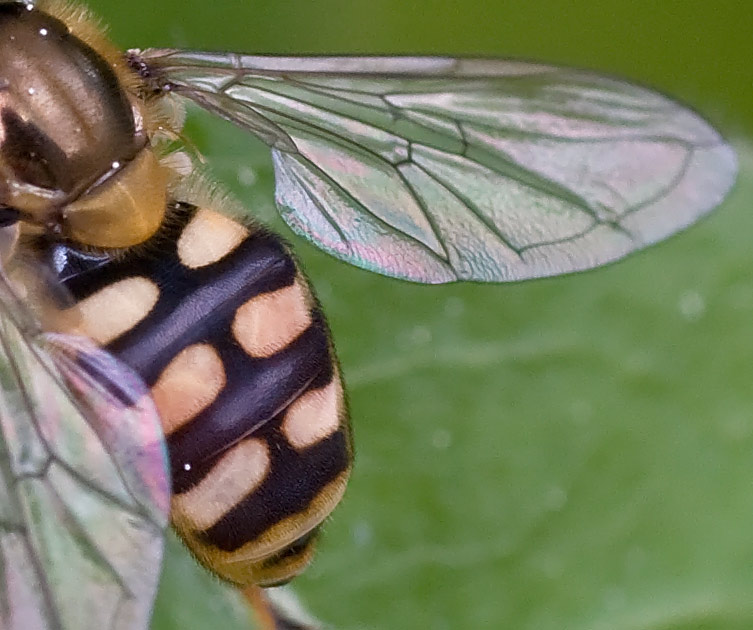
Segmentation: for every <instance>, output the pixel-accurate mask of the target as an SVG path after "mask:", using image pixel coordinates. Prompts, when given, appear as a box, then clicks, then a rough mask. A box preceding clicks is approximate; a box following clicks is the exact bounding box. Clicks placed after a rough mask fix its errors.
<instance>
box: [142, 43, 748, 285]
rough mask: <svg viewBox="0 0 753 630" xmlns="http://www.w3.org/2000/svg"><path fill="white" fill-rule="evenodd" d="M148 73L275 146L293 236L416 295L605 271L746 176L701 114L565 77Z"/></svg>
mask: <svg viewBox="0 0 753 630" xmlns="http://www.w3.org/2000/svg"><path fill="white" fill-rule="evenodd" d="M140 61H143V63H144V65H143V66H142V70H146V72H145V76H146V75H148V76H150V77H152V78H153V79H154V80H155V81H156V83H157V84H158V85H159V86H160V87H161V88H163V89H169V90H172V91H174V92H176V93H178V94H181V95H183V96H185V97H187V98H189V99H191V100H193V101H195V102H196V103H198V104H199V105H201V106H202V107H205V108H206V109H208V110H210V111H213V112H215V113H217V114H219V115H221V116H223V117H224V118H226V119H228V120H231V121H233V122H235V123H237V124H238V125H240V126H241V127H243V128H245V129H247V130H248V131H251V132H252V133H255V134H256V135H258V136H259V137H260V138H261V139H262V140H264V141H265V142H267V144H269V146H270V147H271V148H272V153H273V158H274V166H275V173H276V198H277V203H278V206H279V208H280V211H281V213H282V215H283V217H284V219H285V221H287V223H288V224H289V225H290V227H291V228H293V230H295V231H296V232H298V233H299V234H302V235H304V236H306V237H308V238H309V239H311V240H312V241H313V242H314V243H316V244H317V245H318V246H320V247H321V248H322V249H324V250H326V251H327V252H330V253H332V254H334V255H335V256H337V257H339V258H342V259H344V260H347V261H349V262H351V263H354V264H356V265H359V266H361V267H365V268H367V269H370V270H373V271H378V272H381V273H384V274H387V275H391V276H397V277H401V278H406V279H409V280H414V281H418V282H431V283H436V282H450V281H453V280H481V281H495V282H497V281H508V280H520V279H524V278H531V277H538V276H547V275H555V274H560V273H566V272H570V271H578V270H582V269H587V268H589V267H595V266H598V265H602V264H604V263H607V262H610V261H613V260H615V259H618V258H620V257H622V256H624V255H626V254H628V253H629V252H631V251H633V250H636V249H639V248H641V247H644V246H646V245H648V244H651V243H654V242H656V241H658V240H660V239H663V238H665V237H666V236H668V235H670V234H672V233H673V232H676V231H678V230H680V229H682V228H684V227H686V226H687V225H689V224H690V223H692V222H693V221H695V220H696V219H698V218H699V217H700V216H702V215H703V214H705V213H706V212H708V211H709V210H711V209H712V208H713V207H714V206H716V205H717V204H719V203H720V202H721V200H722V199H723V198H724V196H725V195H726V193H727V192H728V190H729V189H730V187H731V186H732V184H733V182H734V179H735V175H736V171H737V165H736V159H735V155H734V152H733V151H732V149H731V148H730V147H729V146H728V145H727V144H725V142H724V141H723V140H722V139H721V138H720V136H719V135H718V134H717V132H716V131H715V130H714V129H713V128H712V127H711V126H709V125H708V123H706V122H705V121H704V120H703V119H702V118H701V117H699V116H698V115H697V114H695V113H694V112H692V111H691V110H689V109H687V108H685V107H683V106H682V105H679V104H678V103H676V102H674V101H672V100H669V99H668V98H666V97H664V96H662V95H660V94H657V93H656V92H652V91H651V90H648V89H645V88H642V87H639V86H636V85H633V84H630V83H627V82H625V81H620V80H615V79H611V78H607V77H603V76H599V75H597V74H593V73H589V72H584V71H579V70H573V69H569V68H559V67H552V66H545V65H536V64H531V63H523V62H517V61H504V60H479V59H465V60H458V59H448V58H408V57H369V58H357V57H340V58H337V57H321V58H315V57H314V58H293V57H262V56H249V55H245V56H244V55H235V54H206V53H190V52H179V51H170V50H147V51H145V52H144V53H141V56H140Z"/></svg>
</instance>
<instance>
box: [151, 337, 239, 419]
mask: <svg viewBox="0 0 753 630" xmlns="http://www.w3.org/2000/svg"><path fill="white" fill-rule="evenodd" d="M225 382H226V378H225V369H224V366H223V364H222V359H220V357H219V355H218V354H217V351H216V350H215V349H214V348H213V347H212V346H210V345H209V344H205V343H203V344H195V345H193V346H189V347H188V348H185V349H184V350H182V351H181V352H180V353H179V354H178V355H177V356H176V357H175V358H174V359H173V360H172V361H170V363H169V365H168V366H167V367H166V368H165V369H164V370H163V371H162V374H160V376H159V378H158V379H157V382H156V383H155V385H154V387H152V397H153V398H154V402H155V404H156V405H157V410H158V411H159V414H160V417H161V418H162V427H163V429H164V431H165V433H166V434H170V433H172V432H173V431H175V430H176V429H179V428H180V427H182V426H183V425H184V424H186V422H188V421H189V420H192V419H193V418H195V417H196V416H197V415H198V414H199V413H201V412H202V411H203V410H204V409H206V408H207V407H208V406H209V405H210V404H211V403H212V401H214V399H215V398H217V395H218V394H219V393H220V392H221V391H222V388H223V387H225Z"/></svg>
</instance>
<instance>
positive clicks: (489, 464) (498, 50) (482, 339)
mask: <svg viewBox="0 0 753 630" xmlns="http://www.w3.org/2000/svg"><path fill="white" fill-rule="evenodd" d="M673 6H674V8H675V10H668V8H667V6H665V5H664V4H661V3H659V4H657V3H651V2H648V0H640V1H638V2H631V3H620V2H616V1H615V2H610V3H607V4H604V3H602V4H599V5H598V8H599V9H602V10H601V11H598V10H596V6H595V5H594V3H593V2H588V1H587V0H576V1H574V2H573V1H569V2H564V0H563V1H560V2H557V1H556V0H555V1H554V2H551V3H546V4H541V3H524V2H519V3H515V2H512V3H498V2H495V1H494V0H479V1H478V2H474V3H467V2H464V1H463V0H447V1H446V2H442V3H430V2H415V3H407V5H406V3H401V2H397V0H381V1H379V2H372V3H366V4H364V3H340V2H337V1H336V0H321V1H320V2H316V3H311V2H272V1H271V0H260V1H259V2H254V3H227V5H223V7H222V9H218V8H217V7H218V5H217V4H216V3H215V4H213V3H207V2H199V1H198V0H182V1H180V2H179V1H178V0H169V1H165V2H163V3H160V10H159V13H155V12H154V9H153V8H152V5H151V4H149V3H147V2H146V0H133V1H132V2H128V3H119V4H118V3H112V4H111V5H110V6H108V3H105V2H104V1H100V2H98V3H97V4H96V7H95V8H96V10H97V11H98V12H99V13H100V14H101V15H102V16H103V17H104V18H105V19H106V20H108V21H110V22H111V23H112V24H113V33H114V35H115V36H116V39H117V40H118V41H119V43H121V44H123V45H127V46H148V45H166V46H192V47H196V48H200V47H204V48H215V49H228V48H231V49H238V50H242V49H244V50H247V51H250V52H286V51H290V52H296V53H301V52H317V51H318V52H389V51H391V50H392V51H400V52H411V53H416V52H448V53H453V54H460V53H473V54H480V53H484V54H490V55H491V54H496V55H506V56H510V55H512V56H519V57H523V58H540V59H542V60H544V61H547V62H555V63H565V64H571V65H577V66H586V67H589V68H593V69H595V70H598V71H600V72H612V73H615V74H618V75H626V76H627V77H628V78H630V79H632V80H635V81H639V82H645V83H648V84H650V85H651V86H652V87H654V88H658V89H660V90H663V91H666V92H667V93H669V94H670V95H672V96H673V97H676V98H679V99H680V100H681V101H685V102H689V103H690V104H691V105H692V106H694V107H696V108H698V110H699V111H701V112H702V113H703V114H704V115H706V116H708V117H709V118H710V119H711V120H712V122H714V123H715V124H717V125H718V126H719V128H720V130H721V131H722V132H723V133H725V134H726V135H727V136H728V137H730V139H731V140H733V143H734V144H735V147H736V148H737V150H738V152H739V157H740V177H739V180H738V183H737V186H736V190H735V191H734V192H733V195H732V197H731V198H730V200H729V201H728V202H727V203H725V204H724V205H723V206H722V207H721V208H719V209H718V210H717V211H716V212H715V213H714V214H713V215H712V216H711V217H710V218H709V219H708V220H706V221H703V222H702V223H701V224H699V225H696V226H694V227H693V228H691V229H690V230H688V231H687V232H685V233H682V234H680V235H678V236H676V237H674V238H672V239H671V240H670V241H669V242H667V243H665V244H662V245H659V246H657V247H653V248H651V249H649V250H647V251H644V252H642V253H640V254H638V255H636V256H633V257H631V258H629V259H628V260H626V261H625V262H622V263H620V264H617V265H613V266H610V267H607V268H603V269H600V270H597V271H594V272H590V273H587V274H581V275H576V276H569V277H562V278H554V279H551V280H545V281H537V282H528V283H523V284H519V285H507V286H502V285H501V286H478V285H469V286H460V285H453V286H448V287H419V286H415V285H411V284H407V283H402V282H398V281H394V280H389V279H385V278H379V277H376V276H374V275H371V274H368V273H366V272H364V271H359V270H356V269H352V268H349V267H347V266H346V265H345V264H343V263H338V262H336V261H334V260H331V259H329V258H328V257H326V256H325V255H323V254H320V253H318V252H316V251H315V250H314V249H313V248H311V247H310V246H307V245H305V244H303V243H302V242H301V240H300V239H296V238H294V237H292V236H291V234H290V232H289V231H286V228H284V226H282V227H280V231H281V232H282V233H283V234H285V235H286V236H287V237H288V238H290V239H291V241H293V242H294V244H295V246H296V249H297V251H299V253H300V255H301V257H302V259H303V261H304V263H305V265H306V269H307V271H308V273H309V275H310V277H311V278H312V281H313V283H314V285H315V286H316V288H317V290H318V292H319V296H320V298H321V299H322V302H323V304H324V307H325V310H326V312H327V313H328V314H329V317H330V321H331V325H332V329H333V333H334V336H335V340H336V343H337V347H338V350H339V353H340V357H341V359H342V363H343V371H344V374H345V378H346V381H347V382H348V384H349V386H350V399H351V409H352V416H353V423H354V432H355V440H356V449H357V460H356V467H355V471H354V475H353V481H352V483H351V485H350V488H349V490H348V493H347V495H346V498H345V500H344V502H343V505H342V507H341V508H339V509H338V510H337V511H336V512H335V514H334V516H333V518H332V520H331V522H329V523H328V524H327V527H326V528H325V535H324V537H323V541H322V544H321V546H320V551H319V553H318V556H317V558H316V560H315V562H314V565H313V566H312V567H311V569H310V570H309V571H308V572H307V573H306V574H305V575H304V576H303V577H301V578H300V579H298V580H296V581H295V582H294V584H295V587H296V589H297V590H298V592H299V594H300V595H301V596H302V598H303V600H304V601H305V602H306V604H307V605H308V607H309V608H310V609H311V610H312V611H313V612H314V613H315V614H316V615H317V616H318V617H319V618H322V619H324V620H326V621H327V622H328V623H329V624H330V625H329V627H331V628H333V629H336V630H338V629H342V630H344V629H346V628H347V629H354V628H359V629H368V630H396V629H402V628H406V629H408V628H410V629H416V628H432V629H437V630H443V629H447V630H455V629H465V628H468V629H469V630H478V629H481V628H489V629H493V630H496V629H499V628H505V629H507V628H509V629H514V630H563V629H565V628H566V629H568V630H571V629H572V630H743V629H746V630H747V629H748V628H751V627H753V604H752V603H751V598H750V593H751V591H753V533H752V532H753V420H752V418H753V388H752V387H751V378H752V377H751V374H753V372H752V370H751V365H753V363H752V361H751V357H753V334H751V330H752V328H753V283H751V268H752V265H753V255H752V254H751V252H752V251H753V248H751V238H753V237H752V235H753V212H751V209H752V208H753V205H752V204H753V150H752V149H751V143H750V140H749V139H750V137H751V135H752V134H753V108H751V106H750V104H751V103H753V83H751V81H750V64H749V63H748V60H749V59H750V58H751V54H753V48H752V46H753V45H752V44H751V39H750V37H749V34H748V31H749V29H746V28H745V27H744V26H743V25H744V24H747V22H746V19H745V15H746V12H747V15H748V18H749V13H750V8H749V3H748V2H747V1H745V2H744V1H740V2H738V3H734V2H730V3H725V4H724V5H723V7H720V6H719V5H715V4H714V3H707V4H706V5H701V4H694V5H693V7H692V8H691V7H689V6H686V5H685V4H682V5H680V4H678V3H675V5H673ZM736 6H737V7H739V9H738V10H736V9H735V7H736ZM680 17H681V19H680ZM748 22H749V19H748ZM194 131H199V133H198V134H193V132H194ZM189 132H190V133H191V134H192V137H194V139H195V140H196V141H197V142H198V143H199V146H200V148H201V149H202V151H204V152H205V154H206V156H207V158H208V161H209V163H210V165H211V167H212V169H213V171H214V172H215V173H216V174H217V175H218V176H219V178H220V179H221V180H222V181H223V183H224V184H225V185H226V186H229V187H231V188H232V189H233V190H234V192H235V193H236V194H237V195H238V196H239V197H240V198H241V199H242V201H243V203H244V204H245V205H246V206H247V207H252V208H254V209H255V210H258V212H259V213H260V215H261V216H262V217H263V218H264V219H265V220H268V219H269V218H270V217H274V212H273V205H272V203H273V187H272V182H271V163H270V161H269V158H268V155H267V153H266V152H265V151H266V150H265V149H264V148H263V147H261V146H259V145H256V144H254V143H253V142H252V141H250V140H247V139H244V138H242V137H240V136H239V134H238V132H237V131H235V130H234V129H232V128H231V127H229V126H225V125H223V124H221V123H218V122H214V121H210V120H208V119H206V118H203V117H202V118H200V119H197V120H194V121H192V123H191V127H190V130H189ZM746 136H747V138H748V140H745V137H746ZM254 178H255V182H254V183H253V184H251V183H250V182H251V180H252V179H254ZM276 225H278V226H279V225H280V223H279V222H278V223H276ZM173 551H175V554H174V555H171V556H170V558H169V559H168V562H167V565H166V570H165V574H164V576H163V587H162V592H161V595H160V599H159V602H158V606H157V614H156V616H155V621H154V623H153V628H154V630H168V629H170V630H172V629H177V628H180V629H181V630H199V629H203V628H210V627H219V626H220V625H222V627H229V628H245V627H247V626H246V625H245V624H246V619H245V611H244V610H243V608H242V607H241V606H240V605H239V604H238V602H237V601H236V599H235V598H234V596H233V595H232V594H230V593H229V592H228V591H226V589H224V588H220V585H218V584H217V583H216V582H215V581H214V580H213V579H212V578H208V577H207V576H206V575H205V574H204V572H203V570H201V569H199V568H197V567H195V565H194V563H193V562H192V561H191V559H190V558H188V557H187V556H186V555H185V552H182V551H180V548H179V546H178V545H175V549H174V550H173Z"/></svg>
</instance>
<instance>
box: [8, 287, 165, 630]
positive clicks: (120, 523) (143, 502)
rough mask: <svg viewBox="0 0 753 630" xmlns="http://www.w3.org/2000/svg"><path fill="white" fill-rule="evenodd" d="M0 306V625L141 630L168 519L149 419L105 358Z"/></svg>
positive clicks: (137, 391) (156, 432)
mask: <svg viewBox="0 0 753 630" xmlns="http://www.w3.org/2000/svg"><path fill="white" fill-rule="evenodd" d="M0 299H1V300H2V302H3V305H2V306H3V308H2V309H0V627H1V628H3V630H48V629H49V630H69V629H70V630H90V629H91V630H102V629H108V630H110V629H113V630H139V629H145V628H147V627H148V624H149V619H150V616H151V609H152V603H153V600H154V595H155V591H156V586H157V580H158V576H159V569H160V566H161V559H162V547H163V533H164V532H163V530H164V528H165V526H166V523H167V515H168V510H169V485H168V476H167V475H168V472H167V470H168V469H167V462H166V454H165V451H164V449H163V441H162V433H161V430H160V425H159V417H158V415H157V411H156V409H155V408H154V405H153V403H152V402H151V399H150V398H149V397H148V395H147V394H148V391H147V389H146V387H145V386H144V385H143V383H142V382H141V381H140V380H139V379H138V377H137V376H136V375H135V374H134V373H132V372H131V371H130V370H129V369H128V368H127V367H126V366H124V365H123V364H121V363H119V362H117V361H116V360H115V359H114V358H113V357H112V356H110V355H108V354H106V353H105V352H103V351H101V350H99V349H98V348H97V347H96V346H94V345H92V344H91V342H89V341H87V340H85V339H83V338H78V337H73V336H64V335H44V334H40V333H37V332H35V331H34V330H33V329H32V328H31V327H28V328H27V327H26V326H25V322H26V321H31V319H30V318H27V317H26V315H25V314H24V313H23V310H21V311H19V310H18V308H19V305H18V304H17V303H14V298H13V295H12V294H11V293H9V292H7V291H5V290H4V291H3V293H2V295H1V296H0ZM21 309H23V307H21ZM22 322H23V324H22Z"/></svg>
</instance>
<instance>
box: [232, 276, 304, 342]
mask: <svg viewBox="0 0 753 630" xmlns="http://www.w3.org/2000/svg"><path fill="white" fill-rule="evenodd" d="M310 324H311V312H310V311H309V307H308V304H307V301H306V295H305V293H304V290H303V287H302V286H301V284H300V282H299V281H298V280H296V282H295V283H294V284H292V285H290V286H289V287H285V288H284V289H278V290H277V291H273V292H271V293H264V294H262V295H257V296H256V297H254V298H251V299H250V300H249V301H248V302H246V303H245V304H243V305H242V306H241V307H240V308H238V310H237V311H236V312H235V319H234V320H233V334H234V335H235V338H236V340H237V341H238V343H239V344H240V345H241V346H242V347H243V349H244V350H245V351H246V352H247V353H248V354H249V355H251V356H252V357H270V356H272V355H273V354H275V353H276V352H279V351H280V350H282V349H283V348H284V347H285V346H287V345H288V344H289V343H290V342H291V341H293V340H294V339H295V338H296V337H298V335H300V334H301V333H302V332H303V331H304V330H306V328H308V326H309V325H310Z"/></svg>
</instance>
